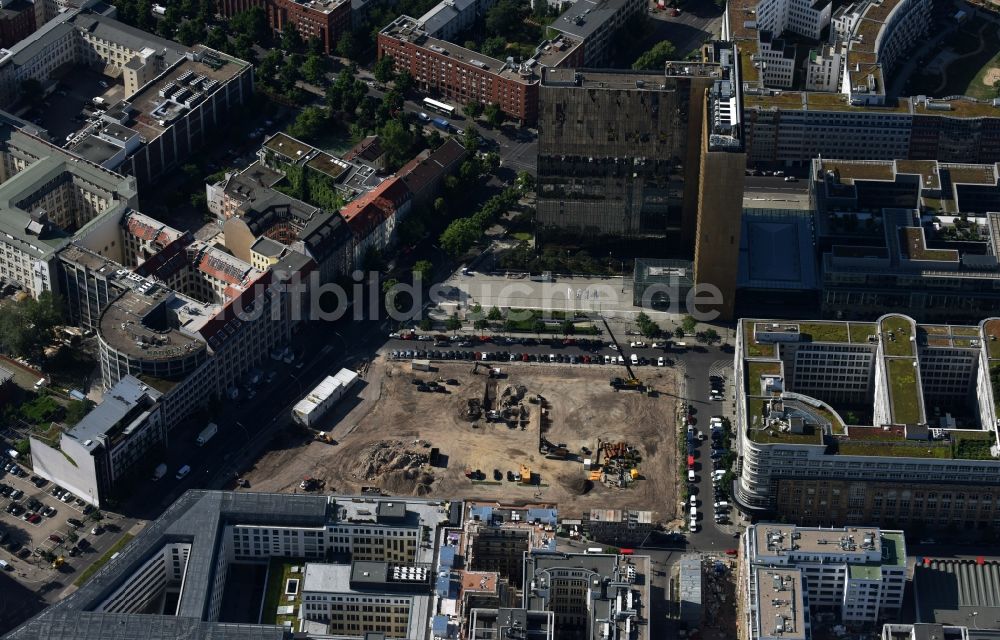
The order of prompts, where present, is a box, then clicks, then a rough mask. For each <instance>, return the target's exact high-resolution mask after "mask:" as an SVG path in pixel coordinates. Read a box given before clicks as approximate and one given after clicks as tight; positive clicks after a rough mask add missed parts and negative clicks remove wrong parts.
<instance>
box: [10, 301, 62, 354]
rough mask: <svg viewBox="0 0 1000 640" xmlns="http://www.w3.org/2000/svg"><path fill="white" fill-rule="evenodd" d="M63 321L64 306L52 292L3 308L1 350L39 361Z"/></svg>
mask: <svg viewBox="0 0 1000 640" xmlns="http://www.w3.org/2000/svg"><path fill="white" fill-rule="evenodd" d="M61 321H62V303H61V301H60V300H59V298H57V297H56V296H55V295H54V294H53V293H52V292H51V291H43V292H42V293H41V294H39V296H38V298H37V299H33V298H28V299H26V300H22V301H21V302H19V303H16V304H8V305H4V306H3V307H2V308H0V348H2V349H3V350H4V351H5V352H7V353H12V354H14V355H17V356H24V357H28V358H38V357H39V356H40V355H41V353H42V349H43V348H44V347H45V345H46V344H48V342H49V341H50V339H51V336H52V330H53V329H54V328H55V327H56V326H57V325H58V324H59V323H60V322H61Z"/></svg>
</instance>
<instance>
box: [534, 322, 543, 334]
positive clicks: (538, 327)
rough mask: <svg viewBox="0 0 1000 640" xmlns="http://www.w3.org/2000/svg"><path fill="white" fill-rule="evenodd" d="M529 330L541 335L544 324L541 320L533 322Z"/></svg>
mask: <svg viewBox="0 0 1000 640" xmlns="http://www.w3.org/2000/svg"><path fill="white" fill-rule="evenodd" d="M531 328H532V329H533V330H534V332H535V333H541V332H543V331H545V323H544V322H542V321H541V320H535V322H534V323H532V325H531Z"/></svg>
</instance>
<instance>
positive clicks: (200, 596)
mask: <svg viewBox="0 0 1000 640" xmlns="http://www.w3.org/2000/svg"><path fill="white" fill-rule="evenodd" d="M457 512H458V516H457V518H459V519H460V518H461V509H458V510H457ZM449 522H450V521H449V510H448V509H447V507H443V506H442V505H441V504H440V503H438V502H431V501H423V500H413V499H405V500H396V499H393V500H374V499H372V498H364V497H340V496H323V495H303V494H299V495H288V494H268V493H228V492H220V491H189V492H187V493H185V494H184V495H183V496H181V497H180V498H179V499H178V500H177V501H176V502H175V503H174V504H173V505H171V506H170V508H169V509H167V511H166V512H165V513H164V514H163V515H162V516H161V517H160V518H159V519H158V520H156V521H155V522H152V523H150V524H149V525H148V526H146V527H144V528H143V530H142V531H141V532H140V533H139V534H138V535H137V536H136V537H135V539H134V540H132V541H131V543H129V544H128V545H127V546H126V547H125V548H124V549H122V550H121V552H119V553H118V554H116V555H115V556H114V558H112V559H111V560H110V561H109V562H108V563H107V564H105V565H104V566H103V567H102V568H101V570H100V571H98V572H96V573H95V574H94V575H93V576H92V577H91V578H90V579H89V580H87V581H86V582H85V583H84V584H83V585H81V587H80V588H79V590H77V591H76V592H74V594H73V595H72V597H69V598H65V599H63V600H62V601H60V602H59V603H58V604H57V605H54V606H52V607H49V608H48V609H46V610H45V611H44V612H43V613H41V614H39V615H38V616H36V617H35V618H33V619H31V620H29V621H28V622H26V623H25V624H24V625H23V626H21V627H20V628H18V629H16V630H14V631H13V632H12V633H11V635H10V638H11V639H12V640H28V639H31V638H37V637H39V635H49V636H51V634H52V633H54V632H55V631H54V630H56V629H67V631H66V632H65V634H66V635H65V637H70V636H72V637H73V638H75V639H77V640H89V639H91V638H93V639H94V640H97V639H99V638H104V637H106V635H107V632H108V629H110V628H112V627H113V628H114V631H115V633H116V634H119V635H122V634H124V635H126V636H128V635H132V636H143V637H145V636H150V637H156V636H161V637H171V638H174V637H179V636H183V637H185V638H191V639H192V640H208V639H209V638H212V639H215V640H220V639H221V640H291V638H292V637H293V634H299V633H301V634H302V636H303V637H305V636H308V637H333V636H335V637H338V638H357V639H358V640H360V639H361V638H365V637H366V636H365V634H366V633H369V632H370V633H381V634H382V636H381V637H399V638H414V639H418V640H419V639H423V638H426V637H429V632H430V624H429V622H430V616H431V615H432V613H433V612H432V609H431V607H430V599H431V596H430V594H431V591H430V582H431V577H432V576H431V575H430V574H429V571H428V570H427V566H428V565H427V563H428V562H429V561H430V560H431V559H432V557H433V548H431V547H430V546H429V545H427V546H425V545H420V544H419V543H420V540H421V537H422V532H426V533H427V534H428V535H430V536H431V537H434V535H435V534H436V532H437V530H438V529H439V528H440V527H441V526H442V525H444V524H447V523H449ZM451 524H453V525H458V524H460V522H459V520H458V519H456V520H455V521H453V522H451ZM395 541H406V542H407V544H406V545H397V546H398V547H399V549H400V550H402V549H403V548H404V547H405V548H408V549H410V552H409V553H407V552H400V553H397V554H396V555H398V556H399V557H400V559H374V560H365V559H364V558H363V557H362V556H363V555H366V554H365V552H364V551H361V549H364V548H374V547H375V546H380V547H381V548H382V549H383V551H382V552H380V553H379V554H378V555H383V556H384V555H385V551H384V549H387V548H389V547H391V546H393V545H392V543H393V542H395ZM411 542H412V544H411ZM341 553H347V554H350V556H349V562H350V564H340V565H324V564H321V563H322V562H323V561H324V559H325V558H327V557H328V556H329V557H334V556H336V555H338V554H341ZM287 558H304V559H305V561H304V562H302V561H298V562H294V563H292V562H289V561H287V560H286V559H287ZM269 562H270V563H271V567H272V569H273V570H279V571H284V572H287V574H288V575H289V576H290V578H289V579H288V580H287V581H285V580H283V581H281V584H280V589H281V594H280V602H279V604H280V606H281V607H282V609H281V611H279V612H278V613H277V616H276V617H277V618H278V620H279V622H278V623H277V624H247V623H238V622H231V621H227V620H225V619H224V616H225V613H224V611H223V607H222V601H223V598H224V597H225V594H226V586H227V585H228V584H230V581H228V580H227V577H229V576H230V572H231V570H232V569H233V568H234V567H236V566H239V565H258V566H260V565H267V564H268V563H269ZM341 577H343V578H344V580H343V581H341ZM418 585H419V586H418ZM167 594H170V596H171V597H166V596H167ZM307 596H308V599H307ZM285 607H287V608H288V613H287V614H286V613H284V611H285ZM404 610H405V611H404ZM269 615H270V616H274V615H275V612H271V613H270V614H269ZM404 618H405V624H404ZM327 619H328V620H327ZM285 621H287V622H288V626H287V627H285V626H283V625H282V624H281V623H282V622H285ZM296 637H299V636H296ZM367 637H369V638H371V637H372V636H367Z"/></svg>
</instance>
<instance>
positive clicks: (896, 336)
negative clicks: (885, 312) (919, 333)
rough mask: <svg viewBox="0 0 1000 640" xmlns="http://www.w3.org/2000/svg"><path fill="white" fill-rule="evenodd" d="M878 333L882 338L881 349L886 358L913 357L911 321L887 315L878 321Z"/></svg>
mask: <svg viewBox="0 0 1000 640" xmlns="http://www.w3.org/2000/svg"><path fill="white" fill-rule="evenodd" d="M879 331H880V333H881V336H882V349H883V351H884V353H885V355H887V356H910V357H912V356H915V355H916V350H915V347H914V343H915V341H916V336H914V335H913V331H912V327H911V321H910V319H909V318H907V317H905V316H901V315H889V316H885V317H883V318H882V319H880V320H879Z"/></svg>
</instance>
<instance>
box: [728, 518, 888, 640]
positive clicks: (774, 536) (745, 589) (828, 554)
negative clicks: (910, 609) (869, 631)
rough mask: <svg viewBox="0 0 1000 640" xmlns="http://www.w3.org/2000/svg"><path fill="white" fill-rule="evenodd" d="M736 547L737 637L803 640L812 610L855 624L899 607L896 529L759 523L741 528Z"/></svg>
mask: <svg viewBox="0 0 1000 640" xmlns="http://www.w3.org/2000/svg"><path fill="white" fill-rule="evenodd" d="M741 546H742V553H741V555H740V570H739V580H740V589H741V591H742V596H743V599H744V603H745V605H744V607H743V620H742V621H741V625H742V626H743V627H744V628H745V630H746V633H745V635H743V637H745V638H748V639H763V638H767V639H772V638H773V639H775V640H777V639H778V638H787V637H798V638H805V639H808V638H809V637H811V634H810V625H809V620H810V617H811V616H814V615H816V614H817V613H820V612H830V613H833V614H834V615H836V617H837V620H838V621H839V622H840V623H842V624H845V625H847V626H851V627H856V626H859V625H865V624H871V623H874V622H876V621H877V620H880V619H884V618H886V617H888V616H891V615H893V614H895V613H898V612H899V610H900V609H901V608H902V604H903V591H904V589H905V587H906V548H905V542H904V540H903V532H902V531H887V530H880V529H877V528H855V527H845V528H840V529H837V528H834V529H815V528H810V527H797V526H795V525H784V524H767V523H764V524H756V525H753V526H750V527H748V528H747V530H746V532H745V533H744V534H743V537H742V539H741Z"/></svg>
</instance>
